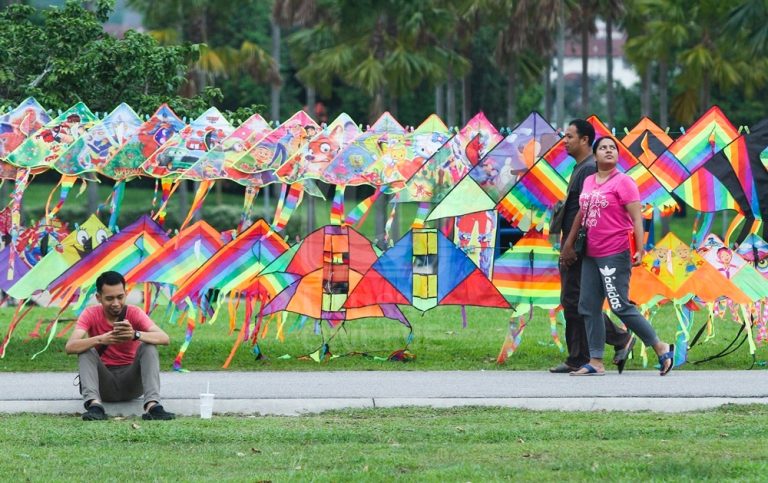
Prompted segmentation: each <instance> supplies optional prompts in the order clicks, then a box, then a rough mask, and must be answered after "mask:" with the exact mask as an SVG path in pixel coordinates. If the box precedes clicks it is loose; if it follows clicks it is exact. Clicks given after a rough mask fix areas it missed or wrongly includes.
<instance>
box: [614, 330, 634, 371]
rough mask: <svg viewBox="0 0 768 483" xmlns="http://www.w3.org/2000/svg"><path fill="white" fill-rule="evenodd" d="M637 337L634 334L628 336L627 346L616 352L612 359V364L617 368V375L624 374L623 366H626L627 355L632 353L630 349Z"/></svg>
mask: <svg viewBox="0 0 768 483" xmlns="http://www.w3.org/2000/svg"><path fill="white" fill-rule="evenodd" d="M636 341H637V337H635V335H634V334H632V333H630V334H629V342H627V345H625V346H624V347H622V348H621V349H619V350H617V351H616V355H615V356H614V357H613V363H614V364H616V366H617V367H618V368H619V374H621V373H622V372H624V366H625V365H626V364H627V360H628V359H629V355H630V354H631V353H632V349H633V348H634V347H635V342H636Z"/></svg>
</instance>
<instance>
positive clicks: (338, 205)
mask: <svg viewBox="0 0 768 483" xmlns="http://www.w3.org/2000/svg"><path fill="white" fill-rule="evenodd" d="M343 218H344V186H343V185H336V192H335V193H334V194H333V204H332V205H331V225H341V220H342V219H343Z"/></svg>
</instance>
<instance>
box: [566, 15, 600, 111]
mask: <svg viewBox="0 0 768 483" xmlns="http://www.w3.org/2000/svg"><path fill="white" fill-rule="evenodd" d="M596 10H597V1H596V0H581V1H579V2H578V3H577V4H576V7H575V8H572V9H571V11H570V16H569V17H570V18H569V27H570V30H571V32H572V33H573V34H575V35H578V36H579V39H580V40H581V110H582V111H583V112H589V111H590V106H589V37H590V35H594V34H595V33H597V27H596V26H595V19H596V18H597V13H596Z"/></svg>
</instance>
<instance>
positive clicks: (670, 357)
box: [659, 344, 675, 376]
mask: <svg viewBox="0 0 768 483" xmlns="http://www.w3.org/2000/svg"><path fill="white" fill-rule="evenodd" d="M666 361H669V366H668V367H667V368H666V369H665V368H664V363H665V362H666ZM659 366H660V367H661V371H659V375H660V376H666V375H667V374H669V371H671V370H672V368H673V367H675V346H674V344H669V351H667V352H665V353H663V354H662V355H660V356H659Z"/></svg>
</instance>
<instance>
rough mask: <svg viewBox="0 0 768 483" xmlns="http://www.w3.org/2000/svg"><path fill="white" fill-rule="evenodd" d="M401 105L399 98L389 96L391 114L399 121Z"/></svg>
mask: <svg viewBox="0 0 768 483" xmlns="http://www.w3.org/2000/svg"><path fill="white" fill-rule="evenodd" d="M398 108H399V104H398V102H397V96H395V95H392V96H389V113H390V114H392V116H394V118H395V119H397V114H398V112H397V111H398Z"/></svg>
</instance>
